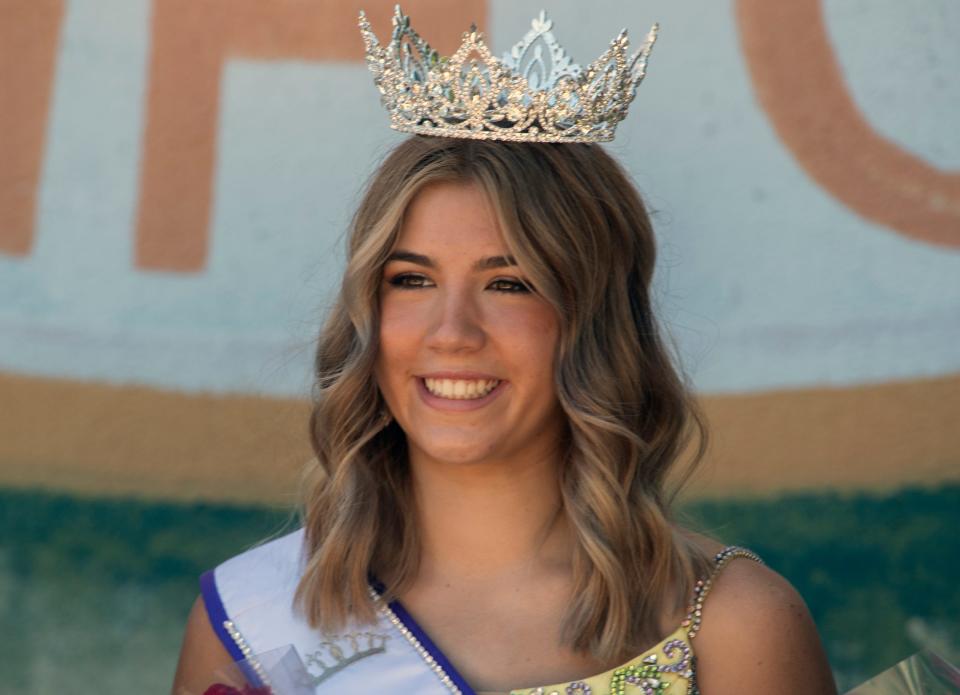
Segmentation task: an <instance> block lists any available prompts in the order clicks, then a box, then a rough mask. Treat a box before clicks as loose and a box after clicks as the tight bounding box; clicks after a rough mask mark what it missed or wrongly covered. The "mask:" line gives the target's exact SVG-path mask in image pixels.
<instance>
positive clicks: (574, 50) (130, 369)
mask: <svg viewBox="0 0 960 695" xmlns="http://www.w3.org/2000/svg"><path fill="white" fill-rule="evenodd" d="M785 5H786V4H785V3H763V2H761V0H736V1H732V0H731V1H728V2H715V3H707V2H685V3H668V2H666V1H665V0H649V1H648V2H644V3H641V4H636V3H634V4H629V5H628V4H626V3H617V2H612V1H611V0H600V1H598V2H593V3H590V4H589V5H583V4H580V3H575V2H570V1H567V0H564V1H558V2H552V3H548V4H547V5H546V9H547V10H548V12H549V15H550V17H551V18H552V19H553V20H554V22H555V25H556V29H555V33H556V34H557V36H558V38H559V39H560V40H561V42H562V43H563V44H564V46H565V47H566V48H567V50H568V51H569V52H570V53H571V54H572V56H573V58H574V59H575V60H577V61H579V62H581V63H586V62H589V61H590V60H592V59H593V58H594V57H595V56H597V55H599V53H600V52H601V51H602V50H603V49H604V48H605V46H606V44H607V42H608V41H609V40H610V39H611V38H612V37H613V36H614V35H615V34H616V32H617V31H619V29H620V28H621V27H623V26H627V27H629V28H630V30H631V33H632V35H633V36H634V37H636V38H637V40H638V41H639V39H640V37H642V36H643V35H644V34H645V33H646V30H647V29H648V28H649V26H650V24H651V23H652V22H653V21H658V22H660V24H661V35H660V40H659V41H658V43H657V46H656V48H655V50H654V53H653V56H652V58H651V65H650V71H649V74H648V76H647V78H646V80H645V81H644V83H643V85H642V87H641V88H640V90H639V94H638V97H637V100H636V101H635V102H634V104H633V106H632V108H631V115H630V117H629V118H628V119H627V120H626V121H625V122H624V123H623V124H621V126H620V128H619V131H618V137H617V140H616V142H615V143H612V144H611V145H610V146H609V149H610V150H611V151H612V152H613V153H614V154H615V155H616V156H617V157H618V158H619V159H620V160H621V161H622V162H623V163H624V164H625V165H626V166H627V168H628V169H629V171H630V172H631V174H632V175H633V176H634V179H635V181H636V183H637V185H638V187H639V188H640V190H641V192H642V193H643V194H644V196H645V198H646V200H647V201H648V203H649V205H650V207H651V208H652V210H653V212H654V223H655V226H656V230H657V234H658V238H659V241H660V249H661V250H660V259H659V266H658V273H657V278H656V284H657V296H658V304H659V307H660V310H661V315H662V318H663V321H664V323H665V325H666V326H667V328H668V330H669V331H670V332H671V334H672V335H673V336H674V338H675V340H676V343H677V349H678V353H679V356H680V359H681V361H682V363H683V365H684V366H685V368H686V370H687V371H688V372H689V374H690V378H691V379H692V381H693V383H694V384H695V386H696V387H697V389H698V391H699V392H700V393H701V394H702V397H703V400H704V403H705V407H706V410H707V413H708V417H709V419H710V423H711V427H712V429H713V433H714V448H713V451H712V454H711V456H710V460H709V462H708V463H707V465H706V466H705V467H704V469H703V470H702V471H701V474H700V475H699V476H698V478H697V479H696V480H695V481H694V482H693V484H692V486H691V491H690V499H689V502H688V504H687V509H688V510H689V512H690V513H691V514H692V515H693V516H694V517H696V518H698V519H699V520H700V523H701V524H703V525H704V526H705V527H707V528H708V529H710V530H713V531H714V532H715V533H716V534H717V535H719V536H720V537H722V538H723V539H724V540H727V541H728V542H737V543H741V544H745V545H750V546H752V547H754V548H755V549H756V550H758V551H759V552H761V554H762V555H764V556H765V557H766V558H767V559H768V561H769V562H770V564H771V565H772V566H774V567H775V568H776V569H778V570H779V571H781V572H783V573H784V574H785V575H786V576H787V577H788V578H790V579H791V580H792V581H793V582H794V583H795V584H796V585H797V586H798V588H800V590H801V592H802V593H803V594H804V595H805V597H806V598H807V600H808V602H809V603H810V605H811V610H813V612H814V615H815V617H816V618H817V620H818V625H819V626H820V628H821V631H822V632H823V633H824V636H825V640H826V641H827V645H828V648H829V649H830V655H831V660H832V662H833V664H834V666H835V668H836V669H837V673H838V678H839V679H840V680H841V683H843V684H845V685H852V684H854V683H855V682H857V680H858V679H859V680H862V678H865V677H866V676H868V675H870V674H872V673H874V672H876V671H879V670H880V669H881V668H883V667H884V666H886V665H889V664H891V663H893V662H895V661H897V660H898V659H900V658H903V657H905V656H907V655H908V654H909V653H911V652H912V651H915V650H916V649H918V648H919V647H920V646H924V645H927V646H931V647H933V648H935V649H938V650H940V651H941V652H943V653H944V655H945V656H947V657H948V658H951V657H952V658H953V659H956V658H957V655H958V649H960V640H958V627H960V626H958V623H957V621H956V617H955V616H956V615H958V614H960V612H958V610H957V609H958V608H960V606H958V604H960V594H958V590H957V589H956V588H955V584H954V583H951V582H950V581H948V578H949V577H954V576H956V572H957V570H958V569H960V567H958V560H957V559H956V558H958V557H960V553H957V552H956V550H957V548H955V547H953V548H951V547H950V545H949V544H950V543H955V541H952V540H951V536H950V535H949V534H948V529H950V528H951V524H952V528H956V524H957V521H958V519H957V518H956V509H957V508H958V505H957V504H956V502H957V501H958V499H957V497H958V494H960V492H958V490H960V428H957V427H956V422H957V420H958V415H960V350H958V349H957V347H956V346H957V345H958V343H960V254H958V253H957V249H958V247H960V173H958V171H960V138H958V137H957V135H956V128H955V126H954V125H953V123H954V120H955V115H954V114H956V113H960V83H958V82H957V81H956V80H955V79H952V78H953V76H954V75H956V73H957V70H958V68H960V47H958V45H957V43H956V42H955V41H953V40H952V35H953V32H952V29H951V28H952V27H956V26H960V8H958V7H957V6H956V5H954V4H952V3H949V2H947V0H932V1H929V0H928V1H927V2H920V1H919V0H912V1H908V2H901V3H892V2H885V3H876V2H874V3H864V2H849V1H848V2H839V1H837V0H824V1H823V2H820V1H819V0H797V1H796V2H792V3H790V4H789V6H785ZM361 6H363V7H364V9H366V10H367V12H368V14H369V15H370V16H371V21H372V23H373V25H374V29H375V30H376V31H377V32H378V34H379V35H381V36H384V35H386V33H387V32H388V26H389V19H388V17H389V15H390V12H391V10H392V5H391V4H390V3H386V2H376V3H374V2H365V3H360V2H332V1H331V0H323V1H321V0H205V1H204V2H197V1H196V0H6V1H5V2H2V3H0V414H2V417H0V504H2V507H0V509H2V512H0V620H2V621H3V623H2V628H3V629H4V631H5V632H7V633H9V632H11V631H13V630H15V631H16V633H17V634H19V635H21V636H22V637H21V639H19V640H18V641H17V645H16V647H15V648H13V649H10V650H0V659H2V660H3V661H2V662H0V673H3V674H4V678H6V679H7V680H8V681H10V682H11V683H13V685H12V686H11V687H13V688H15V690H13V692H49V691H51V690H54V689H55V688H61V690H62V691H63V692H84V691H85V690H86V688H85V687H82V686H81V685H78V683H79V682H80V680H78V679H79V677H80V676H81V675H83V674H88V676H87V677H88V678H95V679H100V681H101V682H104V690H103V692H113V691H114V690H116V691H117V692H119V691H120V690H124V689H129V688H130V687H131V686H132V685H133V684H136V683H149V684H151V687H150V689H154V688H156V689H158V690H161V691H162V690H163V689H165V688H166V687H167V684H168V682H169V680H170V678H171V675H172V672H173V664H174V662H175V658H176V651H177V648H178V642H179V632H180V630H181V628H182V624H183V619H184V617H185V615H186V611H187V609H188V607H189V605H190V602H191V601H192V598H193V596H194V595H195V593H196V584H195V582H196V576H197V574H198V573H199V572H200V571H202V570H203V569H206V568H208V567H210V566H212V565H214V564H216V563H217V562H218V561H219V560H221V559H222V558H224V557H226V556H228V555H230V554H232V553H233V552H236V551H238V550H239V549H241V548H242V547H244V546H245V545H248V544H250V543H253V542H255V541H256V540H258V539H261V538H263V537H265V536H266V535H269V534H270V533H272V532H275V531H277V530H278V529H279V528H280V527H281V526H282V525H283V523H284V522H285V521H289V518H290V517H289V510H290V508H291V505H292V504H293V503H294V501H295V498H296V485H297V475H298V470H299V467H300V466H301V464H302V463H303V462H304V461H305V460H306V458H307V457H308V456H309V451H308V447H307V445H306V440H305V436H304V432H305V427H306V425H305V418H306V412H307V406H306V398H307V396H308V393H309V384H310V375H309V362H310V357H311V346H312V341H313V339H314V335H315V332H316V330H317V328H318V326H319V323H320V321H321V319H322V316H323V313H324V311H325V309H326V307H327V305H328V303H329V302H330V300H331V292H332V291H333V289H334V288H335V287H336V285H337V282H338V279H339V273H340V271H341V268H342V261H343V253H342V235H343V231H344V229H345V225H346V222H347V220H348V219H349V215H350V214H351V212H352V209H353V207H354V206H355V204H356V202H357V199H358V193H359V191H360V189H361V187H362V185H363V182H364V181H365V179H366V177H367V176H368V175H369V173H370V172H371V171H372V170H373V168H374V167H375V165H376V163H377V162H378V161H379V159H380V158H382V157H383V156H384V155H385V153H386V152H387V151H389V149H390V147H391V146H392V145H393V144H395V143H396V142H398V141H399V139H400V138H401V136H399V135H397V134H395V133H392V132H391V131H390V130H389V129H388V128H387V126H386V122H387V118H386V115H385V114H384V113H383V112H382V111H381V110H380V109H379V107H378V106H377V99H376V93H375V90H374V88H373V86H372V82H371V80H370V78H369V77H368V75H367V73H366V68H365V66H364V65H363V63H362V50H361V43H360V39H359V36H358V34H357V32H356V30H355V18H356V15H357V11H358V10H359V9H360V7H361ZM540 7H541V4H540V3H534V2H527V0H520V1H514V2H510V3H507V2H503V1H502V0H489V1H483V0H470V1H469V2H464V3H456V4H453V3H444V2H441V1H440V0H415V1H412V2H407V3H405V4H404V9H405V11H407V12H409V14H411V15H412V17H413V19H414V24H415V26H416V28H417V29H418V30H419V31H420V32H421V34H422V35H423V36H424V37H425V38H427V39H428V40H429V41H431V43H433V44H434V45H435V47H436V48H438V49H439V50H440V51H441V53H449V52H450V51H452V50H453V49H454V48H455V47H456V45H457V43H458V37H459V34H460V32H461V31H463V30H464V29H466V28H467V27H468V26H469V25H470V23H471V22H472V21H476V22H477V23H478V24H479V25H480V27H481V29H486V30H487V34H488V36H489V38H490V40H491V42H492V44H493V46H494V47H495V48H497V49H498V50H506V49H507V48H508V47H509V46H510V45H511V44H512V43H513V42H514V41H515V40H517V39H518V38H519V37H520V36H522V34H523V33H524V32H525V31H526V28H527V27H528V26H529V21H530V18H531V17H533V16H535V15H536V14H537V13H538V12H539V10H540ZM948 551H952V552H948ZM66 596H69V597H73V598H72V600H67V601H65V600H64V597H66ZM81 643H82V644H83V645H84V650H82V651H80V652H78V651H77V646H76V645H77V644H81ZM78 653H79V654H80V656H71V655H74V654H78ZM8 674H9V675H8ZM104 674H109V675H104ZM87 682H90V681H89V680H88V681H87Z"/></svg>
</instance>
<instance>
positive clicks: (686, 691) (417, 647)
mask: <svg viewBox="0 0 960 695" xmlns="http://www.w3.org/2000/svg"><path fill="white" fill-rule="evenodd" d="M738 557H745V558H750V559H751V560H755V561H757V562H760V558H759V557H757V556H756V555H755V554H754V553H752V552H750V551H749V550H745V549H743V548H738V547H735V546H730V547H727V548H724V549H723V550H722V551H721V552H719V553H718V554H717V555H716V558H715V563H714V568H713V571H712V572H711V573H710V576H708V577H705V578H703V579H701V580H700V581H698V582H697V584H696V587H695V589H694V595H693V597H692V599H691V602H690V607H689V610H688V614H687V616H686V618H685V619H684V620H683V621H682V623H681V624H680V625H679V626H678V627H677V629H676V630H674V631H673V632H672V633H671V634H669V635H667V637H665V638H664V639H663V640H662V641H661V642H660V643H658V644H656V645H655V646H653V647H652V648H650V649H648V650H647V651H645V652H644V653H643V654H640V655H639V656H637V657H635V658H634V659H631V660H630V661H628V662H627V663H625V664H623V665H621V666H619V667H617V668H614V669H612V670H610V671H607V672H605V673H600V674H597V675H595V676H591V677H589V678H585V679H583V680H579V681H568V682H565V683H556V684H553V685H545V686H541V687H535V688H521V689H516V690H511V691H510V695H699V690H698V688H697V684H696V659H695V656H694V644H695V641H694V640H695V637H696V635H697V632H698V630H699V629H700V616H701V609H702V607H703V602H704V599H706V597H707V594H708V593H709V592H710V588H711V586H712V584H713V581H714V580H715V578H716V577H717V575H718V574H719V573H720V572H721V571H722V569H723V568H724V567H725V566H726V565H727V563H729V562H730V561H731V560H733V559H734V558H738ZM302 570H303V530H302V529H301V530H298V531H295V532H293V533H291V534H288V535H286V536H283V537H282V538H278V539H276V540H274V541H271V542H269V543H266V544H264V545H261V546H259V547H257V548H254V549H252V550H249V551H247V552H245V553H242V554H241V555H238V556H236V557H234V558H231V559H230V560H227V561H226V562H224V563H223V564H222V565H220V566H218V567H217V568H216V569H215V570H211V571H209V572H207V573H205V574H204V575H203V576H202V577H201V580H200V587H201V594H202V596H203V600H204V604H205V605H206V609H207V614H208V616H209V617H210V623H211V625H212V626H213V628H214V631H215V632H216V633H217V635H218V637H219V638H220V640H221V642H223V644H224V646H225V647H226V649H227V651H228V652H229V653H230V655H231V656H233V658H234V659H236V660H237V661H239V660H242V659H246V658H249V657H251V656H253V655H255V654H259V653H263V652H267V651H270V650H272V649H276V648H279V647H283V646H286V645H289V644H292V645H293V646H294V647H296V649H297V651H298V653H299V654H300V656H301V658H302V659H303V661H304V664H305V665H306V666H307V669H308V670H309V672H310V674H311V677H312V679H313V685H314V687H315V692H316V693H317V694H318V695H327V694H328V693H351V694H358V695H359V694H362V693H371V694H372V693H376V694H378V695H386V694H387V693H390V694H393V693H403V694H404V695H408V694H409V695H412V694H416V695H442V694H444V693H460V694H462V695H478V694H477V693H476V692H475V691H474V690H473V689H472V688H471V687H470V685H469V684H468V683H467V682H466V681H465V680H464V679H463V678H462V677H461V676H460V674H459V673H457V670H456V669H455V668H454V667H453V665H452V664H451V663H450V662H449V660H448V659H447V658H446V656H445V655H444V654H443V652H441V651H440V650H439V649H438V648H437V646H436V645H435V644H434V643H433V642H432V641H431V639H430V637H429V635H427V634H426V633H425V632H424V631H423V630H422V629H421V628H420V626H419V625H417V623H416V621H414V620H413V618H412V617H411V616H410V615H409V613H407V611H406V610H405V609H404V608H403V606H402V605H401V604H400V603H398V602H392V603H389V604H384V603H381V604H380V606H381V607H380V609H379V613H378V617H377V622H376V624H374V625H369V624H363V625H359V624H358V625H352V626H347V627H346V628H345V629H344V630H343V631H342V632H341V633H338V634H336V635H321V634H320V633H318V632H317V631H316V630H314V629H313V628H311V627H310V626H309V625H308V624H307V623H306V620H305V619H304V618H303V616H302V615H300V613H299V612H298V611H296V610H295V609H294V606H293V594H294V591H295V590H296V586H297V583H298V581H299V578H300V576H301V573H302ZM371 593H372V595H376V591H375V590H374V589H373V588H371ZM254 668H256V664H254ZM480 695H483V694H480Z"/></svg>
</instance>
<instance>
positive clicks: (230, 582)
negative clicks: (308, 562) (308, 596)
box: [202, 529, 305, 615]
mask: <svg viewBox="0 0 960 695" xmlns="http://www.w3.org/2000/svg"><path fill="white" fill-rule="evenodd" d="M303 543H304V534H303V529H298V530H296V531H294V532H292V533H288V534H287V535H285V536H281V537H280V538H276V539H274V540H271V541H268V542H266V543H263V544H261V545H258V546H256V547H254V548H251V549H249V550H247V551H246V552H244V553H241V554H239V555H236V556H234V557H232V558H230V559H229V560H227V561H226V562H224V563H222V564H221V565H219V566H218V567H217V568H216V569H215V570H214V571H213V573H212V575H210V576H208V578H207V583H208V584H211V583H212V584H213V586H212V587H207V586H205V587H203V588H204V597H205V598H208V599H209V598H210V596H209V594H210V593H211V591H215V592H216V594H217V596H218V598H219V600H220V601H221V602H222V603H223V604H224V605H225V606H226V607H228V608H229V613H230V614H231V615H233V614H236V613H240V612H242V611H244V610H246V609H247V608H249V607H250V606H252V605H254V604H256V603H259V602H260V601H262V600H263V599H264V598H267V597H269V596H272V595H275V594H277V593H279V592H290V591H292V590H293V589H294V588H295V587H296V585H297V583H298V582H299V581H300V576H301V574H302V573H303V564H304V559H305V558H304V554H303V548H304V545H303ZM202 585H203V582H202ZM208 603H209V601H208ZM208 608H209V605H208Z"/></svg>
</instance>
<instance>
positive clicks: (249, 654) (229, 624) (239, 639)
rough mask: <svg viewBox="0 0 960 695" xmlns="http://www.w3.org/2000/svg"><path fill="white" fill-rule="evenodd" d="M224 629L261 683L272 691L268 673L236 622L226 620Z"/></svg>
mask: <svg viewBox="0 0 960 695" xmlns="http://www.w3.org/2000/svg"><path fill="white" fill-rule="evenodd" d="M223 627H224V628H225V629H226V630H227V632H228V633H229V635H230V638H231V639H232V640H233V642H234V644H236V645H237V648H238V649H239V650H240V653H241V654H243V658H244V659H246V661H247V663H249V664H250V666H251V667H252V668H253V670H254V672H255V673H256V674H257V677H258V678H259V679H260V681H261V682H262V683H263V684H264V685H266V686H267V687H268V688H270V689H271V690H272V689H273V686H272V685H271V683H270V679H269V678H267V672H266V671H265V670H264V668H263V664H261V663H260V661H259V660H258V659H257V657H256V656H254V654H253V650H252V649H251V648H250V645H249V644H247V640H246V639H244V637H243V634H242V633H241V632H240V630H239V629H237V626H236V625H235V624H234V622H233V621H232V620H224V621H223Z"/></svg>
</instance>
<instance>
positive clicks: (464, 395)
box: [423, 378, 500, 401]
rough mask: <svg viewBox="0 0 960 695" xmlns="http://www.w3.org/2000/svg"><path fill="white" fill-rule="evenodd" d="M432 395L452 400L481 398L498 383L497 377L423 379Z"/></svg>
mask: <svg viewBox="0 0 960 695" xmlns="http://www.w3.org/2000/svg"><path fill="white" fill-rule="evenodd" d="M423 383H424V384H426V386H427V390H428V391H429V392H430V393H432V394H433V395H434V396H440V397H441V398H451V399H453V400H461V401H462V400H469V399H472V398H483V397H484V396H486V395H487V394H488V393H490V392H491V391H493V389H495V388H496V387H497V384H499V383H500V381H499V380H497V379H429V378H426V379H424V380H423Z"/></svg>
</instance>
